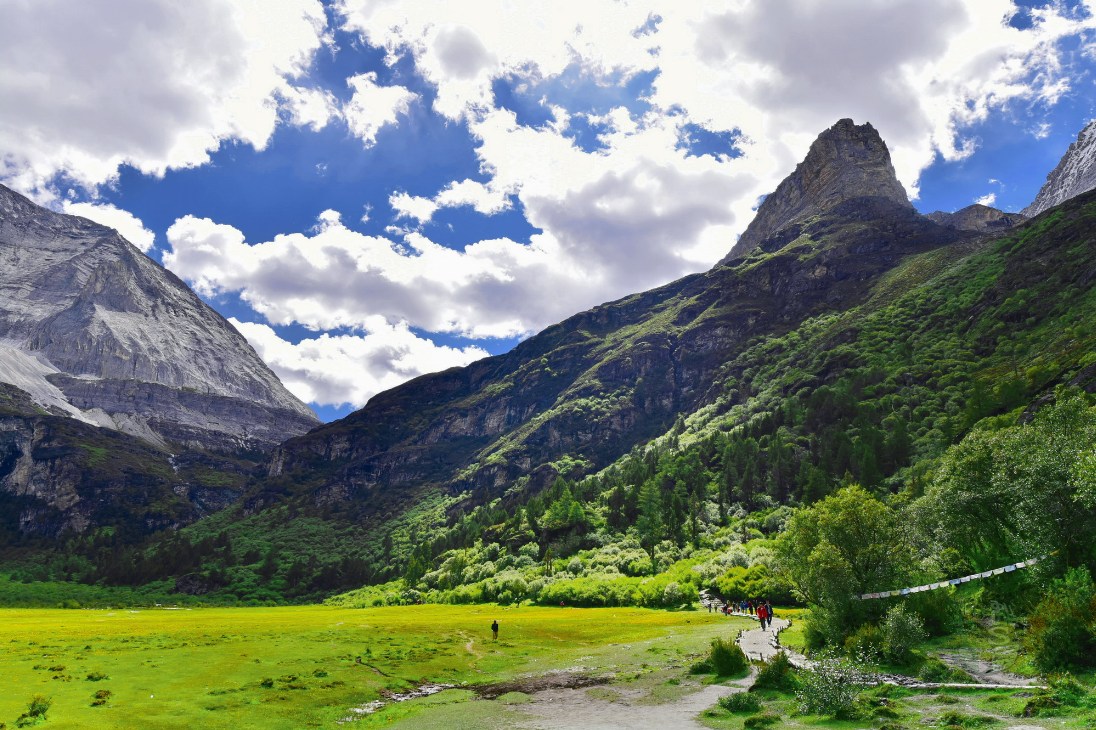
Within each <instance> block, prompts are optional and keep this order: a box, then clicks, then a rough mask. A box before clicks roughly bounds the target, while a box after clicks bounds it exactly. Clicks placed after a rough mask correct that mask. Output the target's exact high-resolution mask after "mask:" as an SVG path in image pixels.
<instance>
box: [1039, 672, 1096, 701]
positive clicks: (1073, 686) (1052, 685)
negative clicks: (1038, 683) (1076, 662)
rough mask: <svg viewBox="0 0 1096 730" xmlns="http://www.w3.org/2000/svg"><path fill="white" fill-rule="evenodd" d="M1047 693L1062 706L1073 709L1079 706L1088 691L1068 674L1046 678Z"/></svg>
mask: <svg viewBox="0 0 1096 730" xmlns="http://www.w3.org/2000/svg"><path fill="white" fill-rule="evenodd" d="M1047 691H1048V692H1050V695H1051V696H1052V697H1053V698H1054V699H1056V700H1058V701H1059V702H1061V703H1062V704H1063V705H1070V706H1073V707H1076V706H1077V705H1079V704H1081V701H1082V700H1084V699H1085V697H1087V696H1088V690H1086V689H1085V688H1084V685H1082V684H1081V683H1080V682H1078V681H1077V679H1076V678H1075V677H1074V676H1073V675H1072V674H1070V673H1069V672H1066V673H1065V674H1051V675H1050V676H1049V677H1047Z"/></svg>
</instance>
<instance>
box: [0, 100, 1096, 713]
mask: <svg viewBox="0 0 1096 730" xmlns="http://www.w3.org/2000/svg"><path fill="white" fill-rule="evenodd" d="M1088 139H1089V137H1088V136H1086V133H1085V132H1082V135H1081V137H1080V138H1079V141H1078V144H1077V145H1076V146H1075V147H1071V148H1070V151H1068V152H1067V157H1066V158H1063V163H1062V164H1061V165H1060V166H1059V168H1058V169H1057V170H1056V171H1055V172H1054V173H1052V175H1051V177H1050V178H1048V182H1047V187H1046V188H1045V189H1044V192H1045V194H1044V193H1041V194H1040V198H1039V199H1038V200H1042V201H1044V202H1046V201H1051V200H1053V201H1054V204H1053V205H1046V206H1043V208H1042V209H1040V210H1034V209H1032V210H1031V211H1029V212H1030V213H1031V214H1032V217H1030V218H1029V217H1028V216H1027V215H1025V214H1015V213H1004V212H1002V211H998V210H995V209H993V208H990V207H988V206H985V205H974V206H969V207H967V208H964V209H962V210H959V211H956V212H953V213H944V212H940V211H937V212H936V213H933V214H931V215H927V216H926V215H921V214H920V213H919V212H917V210H915V209H914V208H913V206H912V205H911V204H910V202H909V200H908V199H907V197H906V194H905V191H904V189H903V188H902V185H901V183H900V182H898V179H897V177H896V174H895V171H894V167H893V165H892V163H891V160H890V153H889V150H888V148H887V146H886V144H885V142H884V141H883V140H882V139H881V138H880V137H879V135H878V132H877V131H876V130H875V128H874V127H872V126H871V125H870V124H861V125H856V124H855V123H854V122H853V121H852V120H849V119H843V120H841V121H839V122H837V123H836V124H835V125H833V126H832V127H831V128H829V129H827V130H824V131H823V132H822V133H821V134H820V135H819V137H818V138H817V139H816V140H815V143H814V144H813V145H812V146H811V150H810V152H809V153H808V155H807V156H806V158H804V160H803V162H801V163H800V165H799V166H798V167H796V169H795V171H794V172H793V173H792V174H791V175H789V176H788V177H787V178H786V179H785V181H784V182H783V183H781V185H780V186H779V187H778V188H777V190H776V192H774V193H773V194H772V195H769V196H768V197H766V198H765V199H764V201H763V202H762V203H761V204H760V205H759V207H758V209H757V214H756V217H755V218H754V222H753V223H751V224H750V227H749V228H748V229H747V231H746V233H745V234H744V235H743V236H742V237H741V238H740V239H739V240H738V242H737V243H736V244H735V246H734V247H733V248H732V249H731V251H730V252H729V253H728V254H727V256H726V257H725V258H724V259H723V260H722V261H721V262H720V263H719V264H717V265H716V266H715V267H713V268H712V269H711V270H709V271H706V272H703V273H697V274H692V275H689V276H686V277H684V278H681V279H679V280H677V281H674V282H671V283H669V284H666V285H664V286H661V287H658V288H656V289H652V290H650V291H646V292H641V293H637V294H634V295H631V296H627V297H624V298H622V299H618V300H616V301H612V302H608V303H606V304H602V305H600V306H597V307H594V308H592V309H590V310H588V311H585V312H581V313H579V314H576V315H574V316H571V317H569V318H567V319H565V320H563V321H562V322H559V323H558V324H555V325H552V326H550V327H547V328H545V329H543V330H542V331H540V332H538V333H537V334H535V335H533V336H531V337H529V338H527V339H525V340H523V341H522V342H520V343H519V344H517V345H516V346H515V347H513V348H512V349H511V350H510V351H508V352H506V353H505V354H501V355H496V356H493V357H486V358H483V359H481V360H477V361H475V362H473V363H472V364H470V365H467V366H464V367H455V368H450V369H447V370H443V371H441V372H435V373H430V374H426V375H421V376H419V377H416V378H413V379H411V380H408V381H407V382H405V383H403V384H402V385H399V386H396V387H394V388H391V389H389V390H386V391H384V392H381V393H378V394H377V395H375V396H373V397H372V398H371V399H370V400H369V402H368V403H367V404H366V405H365V406H364V407H363V408H361V409H359V410H357V411H355V412H353V413H351V414H350V415H348V416H346V417H345V418H342V419H339V420H336V421H332V422H330V423H326V424H320V423H319V422H318V419H316V418H315V415H314V414H313V413H312V412H311V411H310V410H309V409H308V407H307V406H305V405H304V404H303V403H301V402H300V401H299V400H298V399H297V398H296V397H295V396H292V395H291V394H290V393H289V392H288V391H287V390H286V389H285V388H284V386H282V384H281V382H280V381H279V380H278V378H277V377H276V376H275V375H274V373H273V371H271V370H270V369H269V368H268V367H267V366H266V364H265V363H263V362H262V361H261V359H259V358H258V356H257V355H256V353H255V351H254V350H253V349H252V348H251V346H250V345H249V344H248V343H247V342H246V340H244V339H243V337H242V335H240V333H239V332H237V331H236V330H235V328H234V327H233V326H232V325H231V324H230V323H229V322H228V321H227V320H225V319H223V318H222V317H220V315H218V314H217V313H216V312H214V311H213V310H212V308H210V307H209V306H208V305H206V304H205V303H204V302H202V301H201V300H200V299H199V298H198V297H197V296H196V295H195V294H194V293H193V292H192V291H190V290H189V289H188V288H187V287H186V285H185V284H184V283H183V282H181V281H180V280H178V279H176V278H175V277H174V275H172V274H170V273H169V272H167V270H166V269H163V268H162V267H160V266H159V265H158V264H156V263H155V262H153V261H151V259H148V258H147V257H144V258H142V256H143V254H140V252H138V251H137V250H136V249H134V248H133V247H132V246H130V245H129V244H128V243H127V242H126V241H125V240H124V239H122V238H121V237H120V236H118V235H117V234H116V233H113V232H111V231H110V229H107V228H105V227H102V226H96V225H95V224H91V223H90V222H89V221H84V219H80V218H76V217H73V216H63V215H60V214H58V213H55V212H52V211H48V210H46V209H44V208H40V207H38V206H35V205H34V204H33V203H31V202H30V201H29V200H27V199H24V198H21V197H20V196H18V195H16V194H15V193H13V192H11V191H7V190H6V189H5V190H4V191H3V192H4V194H3V197H2V202H3V206H4V207H3V208H2V210H0V213H2V216H0V236H2V240H3V242H4V245H5V248H4V249H3V251H4V256H5V257H6V258H5V259H4V263H5V268H4V269H3V271H2V272H0V274H2V277H0V287H3V291H5V292H6V293H7V294H6V297H7V298H6V299H5V302H10V303H8V304H6V305H5V306H6V309H4V310H3V312H2V313H3V314H4V318H3V320H2V321H0V326H2V327H4V329H3V330H0V336H2V337H3V338H4V341H3V342H2V343H0V347H2V348H4V349H2V350H0V356H2V357H0V364H2V365H3V368H4V370H3V372H4V374H5V382H4V383H0V538H2V544H0V602H2V603H3V604H4V605H5V606H7V607H9V608H5V609H3V619H4V620H3V621H0V647H5V648H3V649H2V651H5V652H7V654H6V658H5V666H6V667H8V669H6V670H5V673H4V679H5V681H7V682H8V684H9V685H10V686H11V687H12V688H15V689H16V690H17V691H13V692H10V693H7V695H6V699H5V700H3V703H0V713H3V714H2V715H0V722H7V721H8V720H7V719H5V718H9V719H11V721H12V722H13V723H15V724H16V726H20V727H22V726H29V725H30V724H36V723H38V722H39V721H45V720H44V718H48V722H49V723H50V724H51V725H52V726H57V727H82V726H89V725H91V724H94V725H96V726H100V727H133V726H141V727H164V728H167V727H180V726H188V727H189V726H201V727H239V726H241V725H243V726H255V727H272V728H273V727H303V726H309V727H313V726H314V727H336V726H343V725H351V724H352V726H360V727H373V726H385V727H387V726H395V727H406V728H411V727H431V726H437V724H439V723H449V724H453V725H455V726H456V727H544V728H563V727H606V728H610V727H618V726H628V724H629V723H633V724H634V722H636V721H637V720H636V719H637V718H641V717H645V716H646V715H645V713H644V711H643V710H642V709H637V708H646V707H652V708H655V707H657V708H660V709H658V710H657V711H656V710H651V713H653V714H652V715H651V717H661V718H666V719H664V720H663V721H662V722H665V723H668V724H669V725H670V726H674V727H678V726H680V727H700V726H708V727H733V728H736V729H737V728H743V729H744V730H754V729H755V728H764V727H773V728H783V727H785V726H787V727H800V726H820V727H833V728H852V727H861V726H863V725H864V724H866V723H869V724H871V725H872V726H873V727H875V728H878V730H904V729H905V728H907V727H909V726H912V725H915V724H916V725H921V724H930V725H935V726H939V727H955V728H969V729H971V730H973V729H975V728H987V730H992V729H993V728H1001V730H1004V728H1005V727H1018V728H1027V730H1031V729H1032V728H1036V727H1038V728H1048V729H1049V728H1050V727H1054V728H1058V727H1061V726H1063V725H1064V726H1066V727H1067V729H1068V728H1073V727H1077V728H1086V727H1091V725H1092V722H1093V717H1094V715H1093V714H1092V711H1093V710H1094V709H1096V694H1094V693H1093V690H1092V689H1091V688H1092V685H1093V682H1094V681H1096V680H1094V674H1093V672H1094V671H1096V613H1094V612H1096V586H1094V584H1093V580H1092V571H1093V570H1096V407H1094V394H1096V289H1094V287H1093V282H1094V281H1096V191H1093V190H1082V191H1078V190H1076V189H1075V187H1076V185H1082V186H1083V184H1084V183H1083V181H1084V180H1086V179H1087V178H1086V177H1085V174H1087V172H1086V171H1087V170H1088V166H1089V163H1090V162H1091V160H1089V157H1090V145H1089V144H1088V143H1087V142H1085V140H1088ZM1078 181H1081V182H1078ZM1038 200H1037V202H1038ZM1033 205H1035V204H1033ZM1040 205H1041V204H1040ZM35 247H37V248H38V249H42V250H48V252H49V253H50V255H49V256H41V257H38V256H37V254H36V253H35V251H36V250H37V249H36V248H35ZM9 264H10V265H9ZM59 272H60V273H59ZM28 292H29V294H28ZM167 332H171V333H172V336H170V337H169V336H167V335H166V334H165V333H167ZM1031 558H1038V561H1037V562H1035V563H1034V564H1033V565H1031V566H1025V567H1024V569H1023V570H1016V571H1012V570H1010V571H1009V572H1007V573H1001V574H999V575H992V577H990V576H987V579H985V580H977V581H970V580H969V576H970V575H971V574H977V573H981V572H987V573H991V572H992V571H993V570H994V569H996V568H998V567H1000V566H1005V565H1012V564H1015V563H1017V562H1019V561H1027V560H1029V559H1031ZM930 583H931V584H939V585H940V586H941V587H939V588H938V589H936V590H933V591H926V592H921V591H913V592H909V591H907V592H904V593H899V592H898V591H897V590H896V589H898V588H901V587H903V586H919V585H923V584H930ZM892 590H893V591H894V593H893V594H892V593H890V592H891V591H892ZM880 592H882V593H883V594H884V595H883V596H882V597H879V596H878V594H879V593H880ZM865 594H876V597H873V598H871V599H865V600H862V599H861V597H862V596H863V595H865ZM702 596H716V597H718V598H721V599H724V600H729V601H732V602H735V603H737V602H738V601H741V600H758V599H762V600H768V601H771V602H772V603H773V604H775V605H776V606H777V607H778V609H777V611H778V616H786V617H790V618H791V619H792V623H791V625H790V627H788V628H787V629H786V630H785V632H784V641H785V642H786V645H787V646H788V647H790V648H793V649H795V650H796V651H797V652H799V653H802V654H805V655H807V657H809V660H808V661H807V663H804V664H801V666H799V667H796V668H790V667H788V666H787V665H785V664H781V663H780V662H783V658H782V655H777V654H775V653H774V652H759V653H765V654H766V659H765V660H761V659H759V658H756V657H753V656H751V657H748V658H747V657H745V656H744V655H742V653H741V651H740V649H739V648H738V647H737V645H736V644H735V640H736V638H737V637H738V635H739V631H740V630H742V629H748V628H752V627H753V624H752V619H750V618H742V617H728V616H724V615H721V614H719V613H718V612H713V611H710V610H707V609H706V608H705V607H704V604H703V603H701V597H702ZM698 605H699V606H700V608H699V609H698ZM495 619H497V620H499V621H500V623H501V624H502V627H503V628H502V634H501V638H500V640H499V642H498V643H497V644H496V643H494V642H493V641H491V640H489V639H488V638H486V636H485V635H486V634H487V632H488V626H489V624H490V621H492V620H495ZM781 625H783V624H781ZM5 637H7V638H5ZM756 638H757V637H756V636H753V639H756ZM766 640H767V639H766ZM748 643H749V647H748V648H750V649H751V654H753V653H754V652H753V649H756V648H757V642H756V641H753V640H752V639H751V641H750V642H748ZM748 659H749V660H755V661H752V663H751V661H748ZM964 667H966V669H964ZM968 670H969V673H968ZM1005 673H1008V675H1015V677H1018V678H1020V680H1018V681H1024V682H1027V681H1029V680H1030V681H1031V682H1033V683H1037V686H1036V685H1034V684H1033V686H1032V687H1027V686H1025V687H1021V688H1017V689H1010V688H1003V689H1002V688H996V687H992V686H988V687H985V688H984V689H980V688H978V687H973V688H970V687H962V686H959V687H949V686H947V685H966V684H978V682H977V681H975V680H977V679H978V678H979V677H981V678H982V679H986V678H990V677H995V676H997V677H999V676H1006V674H1005ZM880 675H886V676H900V677H905V678H907V679H908V682H906V683H907V684H910V685H911V686H909V687H901V688H899V687H895V686H893V685H889V684H886V683H882V684H881V683H880V680H879V676H880ZM972 675H973V676H972ZM903 681H906V680H903ZM751 684H752V686H753V689H754V691H751V692H749V693H748V694H747V693H744V692H740V691H738V690H742V689H744V688H745V687H746V686H750V685H751ZM913 685H916V686H913ZM423 688H429V689H423ZM435 690H437V691H435ZM496 690H497V691H496ZM503 690H505V691H503ZM930 690H931V691H930ZM952 690H954V692H953V691H952ZM420 695H421V696H420ZM739 695H741V696H742V697H738V696H739ZM146 696H147V699H146ZM736 697H738V699H735V698H736ZM743 697H745V699H743ZM36 698H37V699H36ZM50 702H52V704H49V703H50ZM552 703H557V704H552ZM46 705H48V708H47V709H43V708H44V707H46ZM19 712H23V713H24V714H23V716H21V719H19V718H18V717H17V716H18V715H19ZM583 713H588V716H586V715H584V714H583ZM659 713H661V714H659ZM629 718H630V719H629ZM1052 718H1053V719H1052ZM19 723H23V724H22V725H20V724H19ZM597 723H601V724H600V725H598V724H597Z"/></svg>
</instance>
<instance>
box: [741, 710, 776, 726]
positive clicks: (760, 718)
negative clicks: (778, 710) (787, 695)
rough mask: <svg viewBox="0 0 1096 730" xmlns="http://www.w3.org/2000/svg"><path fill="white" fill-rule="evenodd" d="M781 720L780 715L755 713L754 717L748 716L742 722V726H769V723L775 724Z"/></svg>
mask: <svg viewBox="0 0 1096 730" xmlns="http://www.w3.org/2000/svg"><path fill="white" fill-rule="evenodd" d="M778 722H780V715H770V714H767V713H766V714H764V715H754V716H753V717H747V718H746V719H745V721H744V722H743V723H742V726H743V727H745V728H748V729H752V728H759V727H768V726H769V725H775V724H776V723H778Z"/></svg>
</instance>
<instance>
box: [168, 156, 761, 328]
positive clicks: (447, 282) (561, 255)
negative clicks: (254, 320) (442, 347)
mask: <svg viewBox="0 0 1096 730" xmlns="http://www.w3.org/2000/svg"><path fill="white" fill-rule="evenodd" d="M736 185H737V182H736V181H735V179H734V178H731V177H727V176H720V175H717V174H715V173H712V172H710V171H704V170H698V171H695V172H690V171H685V172H682V171H680V170H676V169H674V168H672V167H668V166H663V165H659V164H657V163H655V162H654V161H651V160H641V161H640V162H639V163H637V164H636V166H635V167H633V168H632V169H630V170H625V171H624V172H622V173H613V172H610V173H607V174H604V175H602V176H601V177H599V178H596V179H594V180H593V182H591V183H590V184H588V185H587V186H585V187H583V188H581V189H579V190H578V191H576V192H575V193H574V199H565V200H563V201H557V200H553V199H551V198H531V199H530V206H531V211H530V215H531V218H532V219H534V220H538V221H543V223H544V225H545V226H547V227H549V228H551V229H552V230H553V231H554V233H553V234H552V235H548V234H543V235H535V236H534V237H533V240H532V243H531V244H528V245H526V244H521V243H516V242H514V241H511V240H509V239H505V238H503V239H497V240H490V241H480V242H478V243H475V244H472V245H469V246H466V247H465V248H464V249H463V250H459V251H458V250H453V249H450V248H446V247H444V246H440V245H438V244H436V243H434V242H432V241H430V240H429V239H428V238H426V237H425V236H423V235H422V234H420V233H415V232H404V239H403V242H402V243H398V244H397V243H393V241H391V240H389V239H387V238H382V237H376V236H366V235H362V234H360V233H357V232H355V231H351V230H349V229H347V228H346V227H345V226H343V225H342V223H341V222H340V221H339V220H338V219H337V214H335V213H334V211H325V212H324V213H323V214H322V215H321V217H320V224H319V226H318V227H317V228H316V231H315V233H314V235H311V236H307V235H303V234H288V235H282V236H277V237H276V238H275V239H274V240H273V241H267V242H261V243H256V244H248V243H247V242H245V240H244V236H243V234H242V233H241V232H240V231H238V230H237V229H235V228H233V227H232V226H228V225H223V224H217V223H215V222H213V221H211V220H209V219H200V218H195V217H193V216H187V217H185V218H181V219H179V220H177V221H176V222H175V223H174V224H173V225H172V226H171V228H169V229H168V231H167V239H168V242H169V244H170V245H171V250H169V251H167V252H166V253H165V254H164V257H163V260H164V265H165V266H167V267H168V268H170V269H171V270H172V271H174V272H175V273H176V274H178V275H179V276H181V277H183V278H184V279H186V280H187V281H189V282H191V283H192V284H193V286H194V287H195V288H196V289H197V290H198V291H199V292H201V293H203V294H206V295H213V294H217V293H220V292H239V293H240V295H241V296H242V298H243V299H244V300H245V301H246V302H248V304H250V305H251V306H252V307H253V308H254V309H255V310H256V311H258V312H260V313H261V314H262V315H263V316H265V317H266V318H267V319H268V320H269V321H270V322H273V323H276V324H288V323H290V322H299V323H301V324H304V325H305V326H308V327H311V328H314V329H317V330H327V329H333V328H336V327H360V326H365V325H366V323H367V322H369V321H371V319H370V318H372V317H374V316H378V315H379V316H383V317H384V318H386V319H387V320H388V321H392V322H407V323H408V324H409V325H410V326H412V327H418V328H422V329H424V330H426V331H429V332H460V333H464V334H468V335H470V336H479V337H503V336H513V335H518V334H525V333H528V332H531V331H536V330H539V329H541V328H542V327H545V326H547V325H549V324H551V323H553V322H556V321H558V320H560V319H562V318H564V317H566V316H569V315H570V314H573V313H574V312H576V311H581V310H582V309H585V308H588V307H590V306H593V305H595V304H598V303H600V302H603V301H605V300H607V299H612V298H615V297H617V296H624V295H626V294H629V293H632V292H634V291H637V290H640V289H644V288H647V287H650V286H654V285H656V284H660V283H664V282H665V281H666V280H667V279H668V278H674V277H675V276H676V275H681V274H683V273H686V272H687V271H689V270H690V269H692V268H694V267H695V266H696V263H695V261H693V260H691V259H689V258H688V257H687V253H688V251H687V250H686V251H685V252H682V251H680V250H678V249H677V248H676V247H675V244H676V243H679V242H681V241H691V242H693V243H694V245H695V244H696V243H697V242H698V234H699V232H700V231H701V230H704V229H706V228H709V227H710V226H713V225H715V226H718V225H720V224H728V223H731V222H733V218H732V216H731V214H730V213H729V212H728V210H727V208H726V204H725V201H726V200H727V199H728V198H733V197H735V196H736V194H737V193H738V192H739V190H738V189H737V188H736ZM722 244H723V246H722V247H723V248H725V247H726V246H727V245H729V242H728V241H727V240H726V239H724V240H723V241H722Z"/></svg>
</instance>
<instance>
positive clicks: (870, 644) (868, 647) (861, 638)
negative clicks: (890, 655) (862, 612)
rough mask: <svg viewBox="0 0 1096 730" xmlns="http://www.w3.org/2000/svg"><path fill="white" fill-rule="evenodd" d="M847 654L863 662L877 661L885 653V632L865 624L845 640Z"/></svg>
mask: <svg viewBox="0 0 1096 730" xmlns="http://www.w3.org/2000/svg"><path fill="white" fill-rule="evenodd" d="M845 653H846V654H848V655H849V656H850V657H856V658H858V659H861V660H868V659H875V658H876V657H878V656H881V655H882V653H883V632H882V631H881V630H880V629H879V627H878V626H875V625H873V624H864V625H863V626H861V627H860V628H858V629H857V630H856V633H855V634H853V635H852V636H850V637H849V638H847V639H845Z"/></svg>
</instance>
